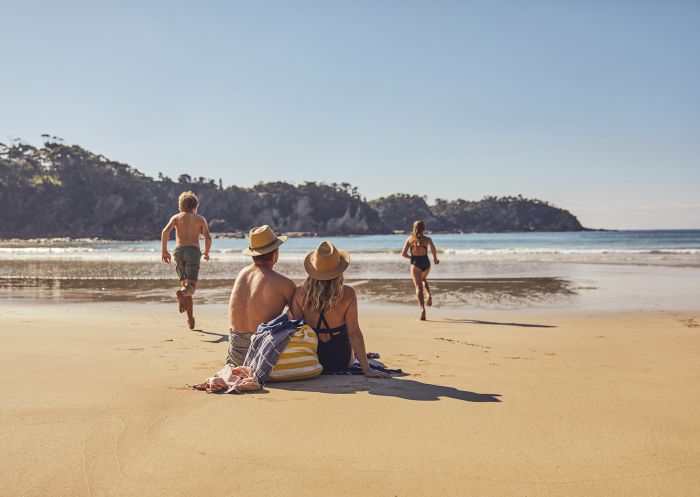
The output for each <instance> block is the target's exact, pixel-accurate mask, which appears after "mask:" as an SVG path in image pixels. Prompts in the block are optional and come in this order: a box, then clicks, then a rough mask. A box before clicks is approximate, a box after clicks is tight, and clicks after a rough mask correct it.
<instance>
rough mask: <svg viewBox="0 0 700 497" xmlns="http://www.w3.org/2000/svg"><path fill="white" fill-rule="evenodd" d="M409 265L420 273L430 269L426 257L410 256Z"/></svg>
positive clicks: (428, 260)
mask: <svg viewBox="0 0 700 497" xmlns="http://www.w3.org/2000/svg"><path fill="white" fill-rule="evenodd" d="M411 264H412V265H414V266H416V267H417V268H418V269H420V270H421V271H426V270H427V269H429V268H430V259H429V258H428V256H427V255H412V256H411Z"/></svg>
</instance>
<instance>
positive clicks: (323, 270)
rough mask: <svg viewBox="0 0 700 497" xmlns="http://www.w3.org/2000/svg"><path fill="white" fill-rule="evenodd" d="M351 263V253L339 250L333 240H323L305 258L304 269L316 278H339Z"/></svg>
mask: <svg viewBox="0 0 700 497" xmlns="http://www.w3.org/2000/svg"><path fill="white" fill-rule="evenodd" d="M349 265H350V254H348V253H347V252H346V251H345V250H339V249H338V248H337V247H336V246H335V245H333V243H332V242H329V241H325V242H321V243H320V244H319V245H318V247H316V250H314V251H313V252H311V253H310V254H309V255H307V256H306V259H304V269H306V272H307V273H308V275H309V276H311V277H312V278H314V279H316V280H332V279H333V278H337V277H338V276H340V275H341V274H343V271H345V270H346V269H347V268H348V266H349Z"/></svg>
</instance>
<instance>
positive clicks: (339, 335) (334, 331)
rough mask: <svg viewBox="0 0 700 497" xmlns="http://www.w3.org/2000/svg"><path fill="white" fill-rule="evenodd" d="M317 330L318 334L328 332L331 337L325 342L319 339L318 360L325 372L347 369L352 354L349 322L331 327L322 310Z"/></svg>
mask: <svg viewBox="0 0 700 497" xmlns="http://www.w3.org/2000/svg"><path fill="white" fill-rule="evenodd" d="M321 324H323V326H324V329H321ZM315 331H316V333H317V334H320V333H328V334H329V335H330V337H331V339H330V340H328V341H327V342H323V341H321V340H320V339H319V341H318V350H317V353H318V362H320V363H321V366H323V371H324V372H325V373H337V372H339V371H346V370H347V369H348V366H349V365H350V356H351V355H352V347H351V346H350V338H349V337H348V326H347V324H341V325H340V326H338V327H336V328H331V327H330V326H328V321H326V317H325V316H324V315H323V312H321V314H319V316H318V323H316V329H315Z"/></svg>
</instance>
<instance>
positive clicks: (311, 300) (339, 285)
mask: <svg viewBox="0 0 700 497" xmlns="http://www.w3.org/2000/svg"><path fill="white" fill-rule="evenodd" d="M344 283H345V280H344V278H343V275H342V274H341V275H340V276H338V277H337V278H333V279H332V280H317V279H314V278H312V277H311V276H309V277H307V278H306V281H304V286H303V296H302V298H301V307H302V309H310V310H312V311H314V312H318V313H319V314H320V313H321V312H325V311H328V310H330V309H333V308H334V307H335V306H337V305H338V304H339V303H340V301H341V299H342V298H343V285H344Z"/></svg>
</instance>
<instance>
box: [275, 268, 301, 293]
mask: <svg viewBox="0 0 700 497" xmlns="http://www.w3.org/2000/svg"><path fill="white" fill-rule="evenodd" d="M275 278H277V283H279V284H280V285H281V286H282V287H283V288H284V290H285V293H286V294H287V296H290V295H292V294H293V293H294V292H295V291H296V289H297V284H296V283H294V280H292V279H291V278H288V277H286V276H285V275H283V274H280V273H278V272H276V271H275Z"/></svg>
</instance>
